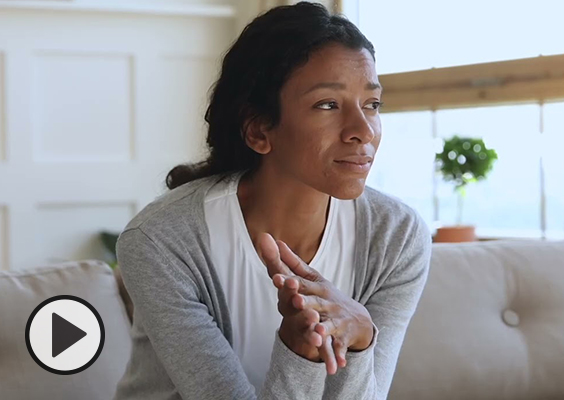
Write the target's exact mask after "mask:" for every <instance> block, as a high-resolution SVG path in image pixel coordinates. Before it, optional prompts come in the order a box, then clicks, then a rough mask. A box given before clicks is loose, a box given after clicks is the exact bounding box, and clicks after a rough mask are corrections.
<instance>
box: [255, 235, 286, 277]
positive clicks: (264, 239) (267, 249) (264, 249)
mask: <svg viewBox="0 0 564 400" xmlns="http://www.w3.org/2000/svg"><path fill="white" fill-rule="evenodd" d="M257 253H258V255H259V257H260V258H261V260H262V261H263V263H264V264H265V265H266V269H267V271H268V276H270V278H272V277H273V276H274V275H276V274H284V275H290V276H291V275H293V272H292V271H291V270H290V268H288V266H287V265H286V264H284V262H282V259H281V258H280V249H279V248H278V245H277V244H276V241H275V240H274V238H273V237H272V236H271V235H270V234H268V233H266V232H262V233H260V234H259V237H258V243H257Z"/></svg>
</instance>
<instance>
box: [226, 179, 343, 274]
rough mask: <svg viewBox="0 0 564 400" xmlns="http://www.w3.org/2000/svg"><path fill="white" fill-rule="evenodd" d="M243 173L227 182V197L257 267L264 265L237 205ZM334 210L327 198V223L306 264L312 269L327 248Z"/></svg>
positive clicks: (333, 205) (335, 205)
mask: <svg viewBox="0 0 564 400" xmlns="http://www.w3.org/2000/svg"><path fill="white" fill-rule="evenodd" d="M244 173H245V171H243V172H239V173H238V175H237V177H236V178H235V179H233V180H231V181H230V182H229V187H228V190H229V191H228V193H229V195H231V196H233V202H234V203H235V206H236V207H235V214H236V215H235V218H236V219H237V224H236V225H237V226H238V227H239V229H240V233H241V235H242V237H243V240H244V242H245V246H246V247H247V248H248V249H249V251H250V252H251V254H252V256H251V257H253V258H254V259H255V261H257V262H258V263H259V264H258V265H264V263H263V262H262V260H261V258H260V257H259V255H258V252H257V250H256V249H255V246H254V244H253V241H252V239H251V235H250V233H249V230H248V229H247V224H246V223H245V217H244V216H243V211H242V209H241V204H240V203H239V197H238V196H237V190H238V187H239V181H240V180H241V177H242V176H243V175H244ZM336 208H337V201H336V199H335V198H334V197H333V196H329V215H328V216H327V221H326V223H325V229H324V230H323V236H322V238H321V243H320V244H319V247H318V248H317V251H316V252H315V255H314V256H313V258H312V260H311V261H310V262H309V264H308V265H309V266H310V267H312V268H316V266H317V264H319V263H320V261H319V260H320V259H321V258H322V257H323V254H324V253H325V251H324V249H325V247H327V242H328V241H329V237H330V236H331V234H332V231H333V225H334V223H333V221H334V219H335V214H336Z"/></svg>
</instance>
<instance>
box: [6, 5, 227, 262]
mask: <svg viewBox="0 0 564 400" xmlns="http://www.w3.org/2000/svg"><path fill="white" fill-rule="evenodd" d="M134 3H135V2H133V3H132V2H123V5H119V2H114V3H112V4H113V5H112V6H107V5H106V6H96V5H88V4H99V3H92V2H90V3H85V2H84V1H82V2H81V1H76V2H66V1H65V2H61V1H45V2H39V1H33V2H27V1H21V0H19V1H0V269H21V268H29V267H36V266H43V265H48V264H51V263H55V262H58V261H61V260H76V259H82V258H98V259H105V258H106V255H105V253H104V252H103V247H102V245H101V242H100V239H99V233H100V232H101V231H103V230H110V231H115V232H120V231H121V230H122V229H123V227H124V226H125V224H126V223H127V222H128V221H129V220H130V219H131V218H132V217H133V216H134V215H135V214H136V213H137V212H138V211H139V210H140V209H141V208H143V207H144V206H145V205H146V204H147V203H149V202H150V201H152V200H153V199H154V198H155V197H156V196H158V195H160V194H161V193H163V192H164V191H165V185H164V178H165V176H166V174H167V172H168V171H169V170H170V169H171V168H172V167H173V166H175V165H176V164H178V163H182V162H187V161H197V160H199V159H201V158H202V157H203V156H204V154H203V148H204V147H203V144H204V138H205V137H204V132H205V131H204V120H203V114H204V111H205V102H206V94H207V93H206V92H207V90H208V88H209V86H210V84H211V83H212V82H213V80H214V79H215V78H216V74H217V71H218V68H219V62H220V56H221V54H222V52H224V51H225V50H226V49H227V47H228V46H229V44H230V43H231V41H232V40H233V39H234V35H235V24H236V12H235V10H234V9H233V7H231V6H229V5H221V4H220V5H194V4H193V3H190V2H180V3H178V2H177V3H178V4H177V5H175V6H170V7H169V6H166V7H165V6H164V5H163V4H164V3H163V2H147V1H144V2H142V3H143V5H142V6H136V5H135V4H134ZM138 3H139V2H138ZM153 3H154V4H155V5H152V6H151V5H150V4H153ZM175 4H176V3H175Z"/></svg>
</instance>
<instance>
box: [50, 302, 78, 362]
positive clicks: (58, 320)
mask: <svg viewBox="0 0 564 400" xmlns="http://www.w3.org/2000/svg"><path fill="white" fill-rule="evenodd" d="M52 315H53V320H52V324H51V326H52V329H51V331H52V336H51V343H52V346H51V349H52V353H53V357H57V356H58V355H59V354H61V353H62V352H63V351H65V350H66V349H68V348H69V347H71V346H72V345H73V344H75V343H76V342H78V341H79V340H80V339H82V338H83V337H84V336H86V332H84V331H83V330H82V329H80V328H78V327H77V326H75V325H73V324H71V323H70V322H69V321H67V320H66V319H64V318H63V317H61V316H60V315H58V314H57V313H53V314H52Z"/></svg>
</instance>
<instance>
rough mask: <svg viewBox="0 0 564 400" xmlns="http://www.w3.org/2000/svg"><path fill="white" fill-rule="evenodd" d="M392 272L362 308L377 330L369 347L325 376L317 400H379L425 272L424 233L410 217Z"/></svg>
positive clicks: (385, 391)
mask: <svg viewBox="0 0 564 400" xmlns="http://www.w3.org/2000/svg"><path fill="white" fill-rule="evenodd" d="M415 216H416V218H415V219H414V223H412V224H411V225H410V230H409V231H408V232H407V233H406V236H407V237H406V240H405V241H404V243H405V244H404V246H403V248H402V250H401V252H400V254H399V256H398V257H397V262H396V263H395V265H394V266H393V269H392V270H391V272H390V273H389V274H388V276H387V277H386V278H385V280H384V281H383V283H382V284H381V285H379V288H378V289H377V290H375V292H374V293H373V294H372V295H371V296H370V297H369V299H368V301H367V303H366V304H364V306H365V307H366V309H367V310H368V312H369V313H370V315H371V317H372V321H373V323H374V325H375V328H377V330H376V331H375V339H374V341H373V343H372V345H371V346H370V347H369V348H368V349H366V350H364V351H362V352H358V353H350V352H349V353H347V356H346V357H347V366H346V367H345V368H343V369H340V370H339V372H338V373H337V374H335V375H332V376H328V377H327V380H326V384H325V392H324V395H323V400H330V399H335V400H336V399H344V398H347V399H349V398H350V399H353V398H354V399H358V400H385V399H386V398H387V397H388V392H389V390H390V386H391V383H392V378H393V375H394V372H395V369H396V365H397V360H398V357H399V352H400V349H401V346H402V344H403V340H404V337H405V334H406V331H407V327H408V325H409V322H410V321H411V318H412V317H413V314H414V313H415V309H416V308H417V305H418V303H419V300H420V297H421V294H422V292H423V288H424V286H425V283H426V281H427V276H428V273H429V268H430V259H431V250H432V243H431V242H432V240H431V234H430V231H429V228H428V227H427V225H426V224H425V222H424V221H423V220H422V218H421V217H420V216H419V215H417V214H415Z"/></svg>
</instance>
